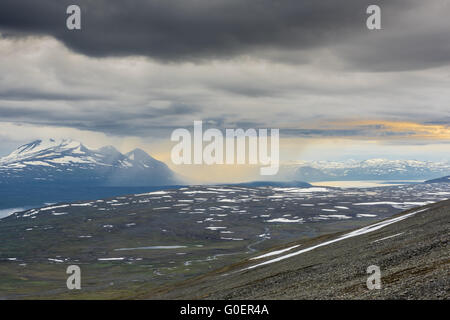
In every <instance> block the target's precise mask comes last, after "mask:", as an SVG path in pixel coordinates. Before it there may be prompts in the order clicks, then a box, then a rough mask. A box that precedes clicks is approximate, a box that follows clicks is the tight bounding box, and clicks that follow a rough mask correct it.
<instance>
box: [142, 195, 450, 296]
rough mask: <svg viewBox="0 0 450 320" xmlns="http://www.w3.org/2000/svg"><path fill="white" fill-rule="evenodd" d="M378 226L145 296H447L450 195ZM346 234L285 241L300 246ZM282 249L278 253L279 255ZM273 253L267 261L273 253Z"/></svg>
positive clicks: (449, 287)
mask: <svg viewBox="0 0 450 320" xmlns="http://www.w3.org/2000/svg"><path fill="white" fill-rule="evenodd" d="M425 208H426V209H427V210H425V211H422V210H419V209H417V208H416V209H412V210H408V211H405V212H403V213H401V214H399V215H397V217H398V216H402V215H404V214H408V213H411V212H417V211H421V212H418V213H416V214H415V215H413V216H411V217H408V218H406V219H404V220H402V221H399V222H396V223H393V224H390V225H388V226H385V227H383V228H381V229H378V230H375V231H372V232H370V233H366V234H363V235H359V236H356V237H352V238H348V239H344V240H342V241H339V242H334V243H331V244H328V245H325V246H321V247H318V248H315V249H314V250H311V251H308V252H304V253H302V254H299V255H297V256H294V257H291V258H289V259H285V260H282V261H278V262H275V263H272V264H267V265H264V266H261V267H257V268H254V269H251V270H245V271H242V270H243V269H245V268H247V267H249V266H251V265H255V264H257V263H258V262H263V261H265V259H259V260H257V261H258V262H255V260H245V261H242V262H241V263H238V264H235V265H232V266H228V267H226V268H222V269H221V270H217V271H215V272H212V273H209V274H207V275H204V276H202V277H198V278H195V279H193V280H189V281H185V282H182V283H178V284H176V285H172V286H167V287H161V288H159V289H158V290H154V291H152V292H150V293H149V294H148V295H146V296H143V297H141V298H147V299H148V298H150V299H449V298H450V284H449V275H450V250H449V244H448V240H449V230H450V200H447V201H442V202H439V203H436V204H433V205H428V206H425V207H423V208H420V209H425ZM344 234H346V232H344V233H339V234H331V235H326V236H321V237H318V238H313V239H308V240H301V241H297V242H292V243H289V244H288V245H286V246H284V247H282V248H274V249H273V250H272V251H274V250H280V249H283V248H288V247H291V246H294V245H299V247H297V248H295V249H292V250H290V251H287V252H285V253H283V254H286V253H291V252H294V251H296V250H301V249H305V248H308V247H311V246H315V245H317V244H321V243H323V242H325V241H330V240H333V239H336V238H338V237H340V236H342V235H344ZM283 254H281V255H283ZM281 255H274V256H271V257H268V258H266V260H269V259H273V258H274V257H275V258H276V257H279V256H281ZM370 265H377V266H379V267H380V268H381V282H382V288H381V289H380V290H368V289H367V285H366V281H367V277H368V276H369V275H368V274H367V273H366V269H367V267H369V266H370Z"/></svg>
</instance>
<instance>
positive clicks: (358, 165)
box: [283, 159, 450, 182]
mask: <svg viewBox="0 0 450 320" xmlns="http://www.w3.org/2000/svg"><path fill="white" fill-rule="evenodd" d="M448 174H450V163H449V162H431V161H416V160H386V159H370V160H364V161H356V160H350V161H345V162H331V161H317V162H313V161H310V162H300V163H296V164H291V165H288V166H285V167H284V168H283V176H284V177H289V178H288V179H289V180H301V181H308V182H316V181H338V180H343V181H348V180H428V179H433V178H437V177H442V176H445V175H448Z"/></svg>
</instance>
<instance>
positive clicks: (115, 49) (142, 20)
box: [0, 0, 416, 61]
mask: <svg viewBox="0 0 450 320" xmlns="http://www.w3.org/2000/svg"><path fill="white" fill-rule="evenodd" d="M415 3H416V2H415V1H413V0H407V1H406V0H396V1H387V0H346V1H337V0H322V1H316V0H302V1H300V0H280V1H275V0H165V1H156V0H152V1H138V0H128V1H123V0H108V1H106V0H79V1H73V0H61V1H55V0H40V1H36V0H2V1H1V2H0V29H1V30H3V34H4V36H10V37H11V36H13V37H15V36H24V35H50V36H53V37H55V38H57V39H59V40H61V41H62V42H64V43H65V45H66V46H68V47H69V48H71V49H73V50H75V51H77V52H81V53H83V54H86V55H89V56H95V57H103V56H128V55H144V56H149V57H153V58H156V59H161V60H165V61H180V60H202V59H211V58H227V57H232V56H235V55H239V54H248V53H250V54H255V55H258V54H259V52H260V51H264V50H266V49H272V50H291V49H292V50H297V49H300V50H308V49H311V48H315V47H318V46H326V45H332V44H338V43H340V42H341V41H342V40H344V39H349V38H351V37H356V36H358V35H361V34H365V33H367V32H368V30H367V29H366V25H365V20H366V17H367V15H366V8H367V7H368V5H370V4H378V5H380V6H382V8H383V10H384V11H385V12H387V11H389V12H390V13H389V14H387V15H386V16H387V17H393V18H395V17H396V16H397V15H398V14H400V13H401V12H402V10H405V11H406V10H408V9H411V8H412V7H414V5H415ZM70 4H78V5H79V6H80V7H81V9H82V30H81V31H69V30H67V28H66V22H65V19H66V17H67V15H66V13H65V11H66V8H67V6H68V5H70ZM347 54H349V55H350V54H351V53H347Z"/></svg>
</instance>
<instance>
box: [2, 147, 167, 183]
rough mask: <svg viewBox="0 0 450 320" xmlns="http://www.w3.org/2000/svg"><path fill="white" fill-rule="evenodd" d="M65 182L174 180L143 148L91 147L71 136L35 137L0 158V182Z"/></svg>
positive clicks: (165, 181) (165, 168) (151, 181)
mask: <svg viewBox="0 0 450 320" xmlns="http://www.w3.org/2000/svg"><path fill="white" fill-rule="evenodd" d="M22 183H27V184H29V183H33V184H36V183H41V184H43V183H50V184H52V183H65V184H73V183H78V184H83V185H101V186H153V185H171V184H175V183H176V179H175V177H174V174H173V172H172V171H171V170H170V169H169V168H168V167H167V165H165V164H164V163H163V162H161V161H158V160H156V159H154V158H152V157H151V156H149V155H148V154H147V153H145V152H144V151H143V150H140V149H135V150H133V151H131V152H129V153H127V154H122V153H120V152H119V151H118V150H116V149H115V148H114V147H112V146H107V147H103V148H100V149H98V150H91V149H88V148H87V147H85V146H84V145H83V144H82V143H80V142H78V141H73V140H60V141H57V140H54V139H48V140H36V141H33V142H31V143H29V144H25V145H23V146H20V147H19V148H17V150H15V151H13V152H12V153H11V154H10V155H8V156H6V157H3V158H0V184H22Z"/></svg>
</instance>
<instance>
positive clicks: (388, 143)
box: [0, 0, 450, 180]
mask: <svg viewBox="0 0 450 320" xmlns="http://www.w3.org/2000/svg"><path fill="white" fill-rule="evenodd" d="M70 4H77V5H79V6H80V8H81V21H82V22H81V25H82V29H81V30H68V29H67V28H66V19H67V17H68V15H67V14H66V8H67V6H68V5H70ZM371 4H376V5H378V6H380V8H381V26H382V29H381V30H369V29H368V28H367V27H366V19H367V17H368V14H367V13H366V9H367V7H368V6H369V5H371ZM449 16H450V2H449V1H447V0H429V1H419V0H395V1H392V0H390V1H376V0H373V1H366V0H347V1H336V0H322V1H314V0H305V1H298V0H279V1H275V0H164V1H156V0H148V1H143V0H141V1H137V0H129V1H126V2H125V1H122V0H108V1H106V0H95V1H94V0H80V1H73V0H70V1H66V0H61V1H52V0H39V1H36V0H2V1H1V2H0V156H3V155H6V154H8V153H9V152H11V151H12V150H14V149H15V148H16V147H17V146H19V145H21V144H24V143H27V142H30V141H32V140H36V139H39V138H72V139H76V140H80V141H82V142H83V143H84V144H85V145H87V146H90V147H93V148H96V147H101V146H103V145H109V144H111V145H114V146H116V147H117V148H118V149H119V150H121V151H123V152H126V151H129V150H131V149H133V148H135V147H140V148H142V149H144V150H146V151H147V152H148V153H149V154H151V155H152V156H154V157H155V158H157V159H160V160H162V161H165V162H166V163H167V164H168V165H169V166H170V167H171V168H172V169H174V170H176V171H178V172H180V173H181V174H185V175H189V174H190V175H202V174H207V175H208V176H211V177H212V178H213V179H218V180H220V179H222V178H223V177H225V176H229V175H230V174H231V175H234V176H236V179H250V178H251V177H252V174H253V173H249V171H248V170H246V169H245V168H238V169H236V170H234V171H233V173H229V172H228V171H226V170H222V169H221V170H217V168H199V167H196V168H195V170H192V168H189V167H186V166H182V167H176V166H174V165H173V164H171V161H170V150H171V147H172V146H173V143H172V142H171V141H170V134H171V132H172V131H173V130H175V129H176V128H192V126H193V122H194V121H195V120H203V121H204V123H206V124H207V125H208V126H210V127H215V128H219V129H222V130H224V129H225V128H244V129H247V128H279V129H280V139H281V141H280V148H281V149H280V158H281V161H282V162H288V161H296V160H337V161H344V160H347V159H361V160H363V159H367V158H388V159H418V160H432V161H442V160H449V159H450V148H449V147H450V144H449V142H450V106H449V102H450V32H449V31H450V19H449V18H448V17H449ZM219 171H220V172H219Z"/></svg>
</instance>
